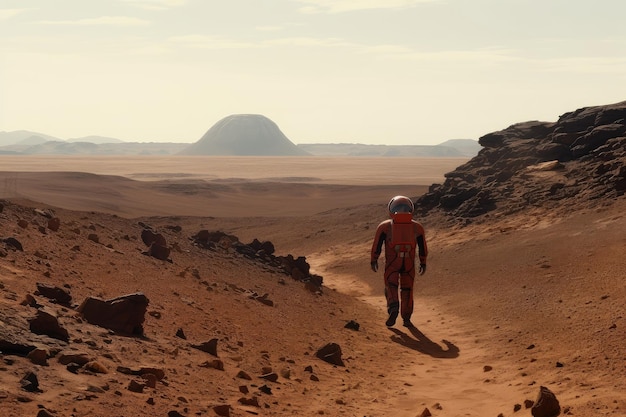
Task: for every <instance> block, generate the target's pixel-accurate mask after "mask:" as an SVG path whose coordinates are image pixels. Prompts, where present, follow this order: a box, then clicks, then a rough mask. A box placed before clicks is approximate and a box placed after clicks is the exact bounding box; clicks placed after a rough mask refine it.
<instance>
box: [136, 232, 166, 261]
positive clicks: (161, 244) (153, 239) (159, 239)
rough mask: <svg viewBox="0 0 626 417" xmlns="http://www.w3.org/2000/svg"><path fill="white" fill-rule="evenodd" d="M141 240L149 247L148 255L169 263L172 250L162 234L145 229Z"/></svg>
mask: <svg viewBox="0 0 626 417" xmlns="http://www.w3.org/2000/svg"><path fill="white" fill-rule="evenodd" d="M141 240H142V241H143V243H144V244H145V245H146V246H147V247H148V251H147V252H146V253H145V254H146V255H149V256H152V257H153V258H156V259H159V260H161V261H167V260H168V258H169V256H170V252H171V249H170V248H169V247H168V246H167V240H166V239H165V237H164V236H163V235H162V234H160V233H154V232H153V231H152V230H150V229H143V230H142V231H141Z"/></svg>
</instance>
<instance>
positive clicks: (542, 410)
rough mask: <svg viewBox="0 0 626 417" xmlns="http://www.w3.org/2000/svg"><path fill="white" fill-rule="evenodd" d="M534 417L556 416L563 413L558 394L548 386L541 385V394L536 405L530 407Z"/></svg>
mask: <svg viewBox="0 0 626 417" xmlns="http://www.w3.org/2000/svg"><path fill="white" fill-rule="evenodd" d="M530 412H531V414H532V415H533V417H556V416H558V415H559V414H561V406H560V405H559V400H557V399H556V395H554V393H553V392H552V391H550V390H549V389H548V388H546V387H544V386H541V387H539V394H538V396H537V401H535V405H533V406H532V408H531V409H530Z"/></svg>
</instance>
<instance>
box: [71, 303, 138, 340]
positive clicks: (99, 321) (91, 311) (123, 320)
mask: <svg viewBox="0 0 626 417" xmlns="http://www.w3.org/2000/svg"><path fill="white" fill-rule="evenodd" d="M148 303H149V300H148V298H147V297H146V296H145V295H144V294H142V293H134V294H128V295H123V296H121V297H117V298H113V299H110V300H106V301H105V300H102V299H100V298H96V297H89V298H87V299H85V301H83V303H82V304H81V305H80V306H79V307H78V309H77V311H78V312H79V313H81V314H82V315H83V317H84V318H85V320H87V321H88V322H89V323H91V324H95V325H97V326H101V327H104V328H107V329H110V330H113V331H115V332H118V333H123V334H127V335H138V336H143V323H144V321H145V315H146V310H147V308H148Z"/></svg>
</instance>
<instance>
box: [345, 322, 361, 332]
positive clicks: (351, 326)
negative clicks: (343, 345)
mask: <svg viewBox="0 0 626 417" xmlns="http://www.w3.org/2000/svg"><path fill="white" fill-rule="evenodd" d="M344 327H345V328H346V329H350V330H356V331H359V328H360V327H361V326H360V325H359V323H357V322H356V321H354V320H350V321H349V322H347V323H346V325H345V326H344Z"/></svg>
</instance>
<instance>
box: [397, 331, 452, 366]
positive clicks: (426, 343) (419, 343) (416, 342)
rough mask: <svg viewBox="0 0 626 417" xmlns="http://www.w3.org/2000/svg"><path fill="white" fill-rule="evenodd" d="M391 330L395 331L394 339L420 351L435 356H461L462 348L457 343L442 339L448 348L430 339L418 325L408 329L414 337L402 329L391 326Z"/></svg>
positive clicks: (447, 357)
mask: <svg viewBox="0 0 626 417" xmlns="http://www.w3.org/2000/svg"><path fill="white" fill-rule="evenodd" d="M389 330H391V331H392V332H394V333H395V334H394V335H392V336H391V340H392V341H394V342H396V343H399V344H401V345H402V346H406V347H408V348H410V349H413V350H416V351H418V352H420V353H424V354H426V355H430V356H432V357H433V358H446V359H454V358H457V357H458V356H459V352H460V350H459V348H458V347H456V345H454V344H453V343H451V342H449V341H447V340H442V343H443V344H444V345H446V349H444V348H443V347H441V345H439V344H438V343H435V342H433V341H432V340H430V339H429V338H428V337H427V336H426V335H424V333H422V332H421V331H420V330H419V329H418V328H417V327H410V328H408V329H407V330H408V331H410V332H411V336H413V337H411V336H409V335H408V334H406V333H405V332H403V331H402V330H400V329H395V328H390V329H389Z"/></svg>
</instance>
